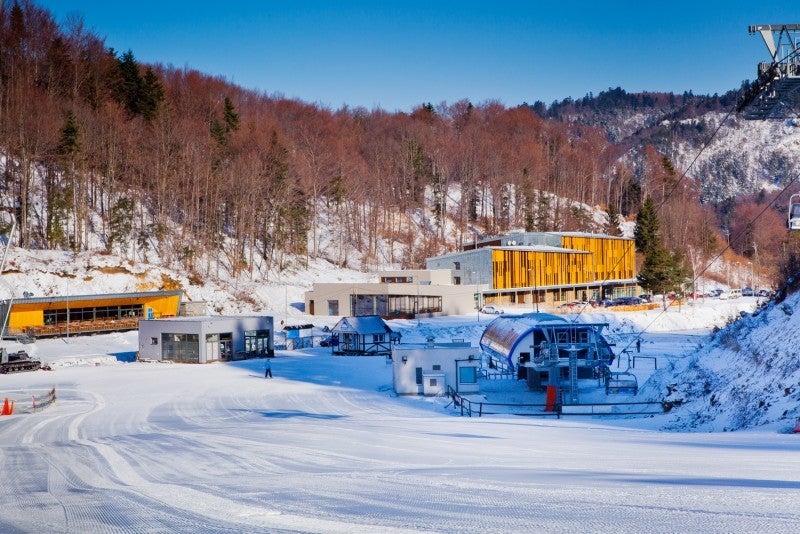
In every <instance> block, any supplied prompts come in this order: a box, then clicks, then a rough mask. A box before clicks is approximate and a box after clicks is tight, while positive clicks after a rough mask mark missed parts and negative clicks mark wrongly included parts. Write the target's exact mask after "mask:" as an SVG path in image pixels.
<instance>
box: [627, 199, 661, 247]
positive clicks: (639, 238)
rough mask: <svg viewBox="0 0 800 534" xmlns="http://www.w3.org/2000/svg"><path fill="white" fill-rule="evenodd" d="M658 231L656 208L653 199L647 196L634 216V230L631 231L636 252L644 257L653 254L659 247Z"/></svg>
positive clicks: (659, 237)
mask: <svg viewBox="0 0 800 534" xmlns="http://www.w3.org/2000/svg"><path fill="white" fill-rule="evenodd" d="M659 230H660V223H659V222H658V214H657V213H656V206H655V203H654V202H653V199H652V198H651V197H650V196H648V197H647V198H646V199H645V200H644V204H642V207H641V208H640V209H639V213H638V214H637V215H636V228H635V229H634V231H633V237H634V239H635V242H636V250H637V251H639V252H641V253H643V254H644V255H645V256H648V255H649V254H651V253H653V252H654V251H655V249H656V248H658V246H660V245H661V235H660V234H659Z"/></svg>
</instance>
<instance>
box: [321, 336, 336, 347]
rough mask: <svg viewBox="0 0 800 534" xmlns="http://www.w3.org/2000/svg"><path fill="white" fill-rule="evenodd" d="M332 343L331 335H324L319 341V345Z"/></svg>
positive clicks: (324, 345) (325, 345) (328, 345)
mask: <svg viewBox="0 0 800 534" xmlns="http://www.w3.org/2000/svg"><path fill="white" fill-rule="evenodd" d="M331 345H333V336H326V337H324V338H322V340H321V341H320V342H319V346H320V347H330V346H331Z"/></svg>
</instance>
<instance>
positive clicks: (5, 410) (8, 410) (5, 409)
mask: <svg viewBox="0 0 800 534" xmlns="http://www.w3.org/2000/svg"><path fill="white" fill-rule="evenodd" d="M0 415H11V407H10V406H9V405H8V397H6V400H5V401H3V411H2V412H0Z"/></svg>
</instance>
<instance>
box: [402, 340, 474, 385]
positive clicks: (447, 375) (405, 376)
mask: <svg viewBox="0 0 800 534" xmlns="http://www.w3.org/2000/svg"><path fill="white" fill-rule="evenodd" d="M479 353H480V349H479V348H477V347H470V346H467V345H466V344H464V343H436V344H433V346H431V345H429V344H417V345H412V344H408V345H403V344H400V345H395V346H394V347H392V376H393V382H394V390H395V393H397V394H398V395H424V394H426V393H427V394H444V393H446V392H447V386H450V387H452V388H453V389H454V390H456V392H458V393H462V394H465V393H477V392H478V391H479V387H478V383H477V381H476V382H475V383H460V382H459V381H458V374H457V373H458V369H460V368H461V367H473V368H475V369H476V373H477V368H478V367H480V358H479ZM470 358H472V359H470ZM437 365H438V366H439V368H438V369H434V366H437ZM418 368H421V369H422V378H423V383H422V384H417V369H418ZM431 378H433V379H436V380H437V387H440V388H441V390H440V393H434V392H435V391H436V389H435V388H434V389H432V388H431V387H430V383H426V382H425V381H426V380H430V379H431ZM439 380H443V382H444V383H442V384H440V383H439ZM426 386H427V387H426ZM426 389H427V391H426Z"/></svg>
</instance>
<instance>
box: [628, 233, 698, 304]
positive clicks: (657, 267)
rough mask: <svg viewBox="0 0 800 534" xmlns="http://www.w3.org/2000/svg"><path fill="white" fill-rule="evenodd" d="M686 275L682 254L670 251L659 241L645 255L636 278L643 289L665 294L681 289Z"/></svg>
mask: <svg viewBox="0 0 800 534" xmlns="http://www.w3.org/2000/svg"><path fill="white" fill-rule="evenodd" d="M687 276H688V273H687V270H686V268H685V267H684V264H683V256H682V255H681V254H680V253H678V252H673V253H671V252H669V251H668V250H667V249H666V248H664V247H663V246H662V245H661V243H657V244H656V245H655V247H654V248H653V249H652V250H651V251H650V253H648V254H646V255H645V258H644V264H643V265H642V270H641V271H640V272H639V275H638V276H637V279H638V280H639V285H640V286H642V287H643V288H644V289H645V290H647V291H650V292H651V293H660V294H667V293H671V292H680V291H682V290H683V285H684V282H685V281H686V278H687Z"/></svg>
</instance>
